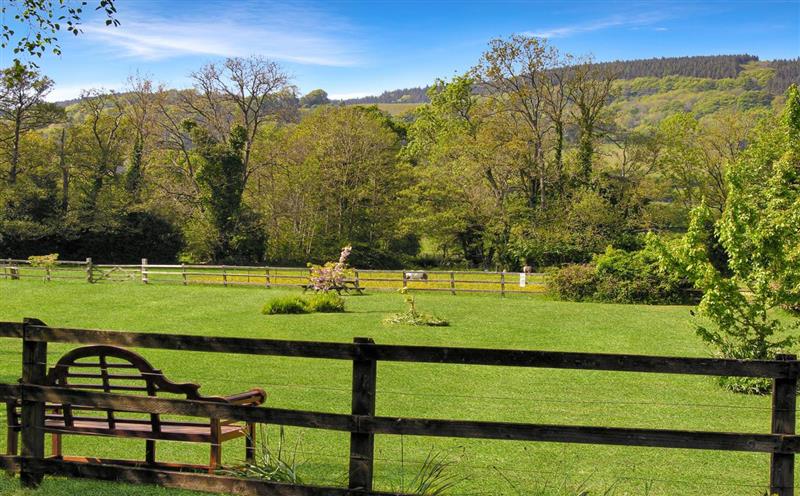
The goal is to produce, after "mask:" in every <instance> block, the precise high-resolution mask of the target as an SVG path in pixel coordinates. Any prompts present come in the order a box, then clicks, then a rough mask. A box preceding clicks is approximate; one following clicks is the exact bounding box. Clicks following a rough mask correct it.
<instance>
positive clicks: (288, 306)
mask: <svg viewBox="0 0 800 496" xmlns="http://www.w3.org/2000/svg"><path fill="white" fill-rule="evenodd" d="M310 311H311V310H310V309H309V308H308V302H307V301H306V300H305V299H304V298H301V297H300V296H279V297H277V298H273V299H271V300H269V301H268V302H267V303H266V304H265V305H264V308H262V309H261V313H263V314H264V315H277V314H294V315H296V314H302V313H309V312H310Z"/></svg>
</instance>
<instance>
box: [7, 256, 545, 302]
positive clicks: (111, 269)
mask: <svg viewBox="0 0 800 496" xmlns="http://www.w3.org/2000/svg"><path fill="white" fill-rule="evenodd" d="M0 268H1V269H2V270H0V277H2V278H4V279H22V278H38V279H43V280H47V281H52V280H70V279H72V280H85V281H87V282H90V283H103V282H137V281H138V282H141V283H144V284H182V285H190V284H213V285H222V286H254V287H263V288H271V287H302V286H304V285H307V284H308V276H309V274H310V269H309V268H307V267H271V266H243V265H190V264H178V265H175V264H173V265H165V264H149V263H148V261H147V259H142V263H141V264H94V263H92V259H91V258H87V259H86V260H85V261H80V262H79V261H59V262H58V263H56V264H54V265H52V266H36V265H33V264H31V262H30V261H28V260H14V259H0ZM423 273H424V274H425V277H426V279H424V280H423V279H419V278H418V275H419V274H423ZM350 283H351V284H352V285H354V286H355V287H357V288H360V289H362V290H377V291H386V290H398V289H400V288H406V289H410V290H414V291H441V292H448V293H450V294H457V293H495V294H500V295H502V296H505V295H506V294H513V293H526V294H535V293H543V292H544V291H545V276H544V274H540V273H536V274H524V273H521V272H487V271H456V270H451V271H442V270H424V271H423V270H364V269H353V271H352V278H351V279H350Z"/></svg>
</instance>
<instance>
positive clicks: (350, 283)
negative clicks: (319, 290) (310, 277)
mask: <svg viewBox="0 0 800 496" xmlns="http://www.w3.org/2000/svg"><path fill="white" fill-rule="evenodd" d="M300 287H302V288H303V293H305V292H306V291H314V292H316V290H315V289H314V285H313V284H301V285H300ZM351 290H352V291H355V292H356V293H358V294H360V295H363V294H364V289H363V288H361V286H359V285H358V283H357V282H356V281H355V280H354V279H346V280H344V281H342V284H341V285H340V286H333V287H331V288H330V291H336V293H337V294H342V291H344V292H345V293H350V291H351Z"/></svg>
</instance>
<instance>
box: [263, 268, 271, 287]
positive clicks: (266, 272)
mask: <svg viewBox="0 0 800 496" xmlns="http://www.w3.org/2000/svg"><path fill="white" fill-rule="evenodd" d="M264 286H266V287H267V288H269V286H270V280H269V267H265V268H264Z"/></svg>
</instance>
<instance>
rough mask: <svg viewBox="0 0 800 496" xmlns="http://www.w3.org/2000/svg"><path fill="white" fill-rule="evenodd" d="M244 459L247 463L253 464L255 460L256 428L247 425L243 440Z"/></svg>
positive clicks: (250, 424)
mask: <svg viewBox="0 0 800 496" xmlns="http://www.w3.org/2000/svg"><path fill="white" fill-rule="evenodd" d="M244 459H245V461H247V462H248V463H253V461H254V460H255V459H256V426H255V424H252V423H248V424H247V431H246V432H245V438H244Z"/></svg>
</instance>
